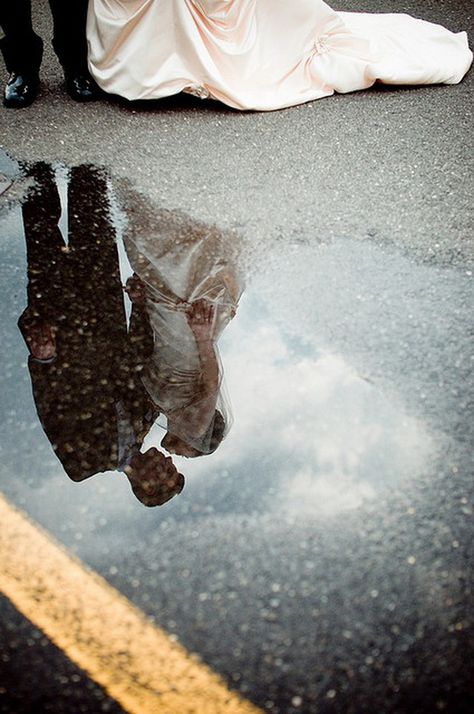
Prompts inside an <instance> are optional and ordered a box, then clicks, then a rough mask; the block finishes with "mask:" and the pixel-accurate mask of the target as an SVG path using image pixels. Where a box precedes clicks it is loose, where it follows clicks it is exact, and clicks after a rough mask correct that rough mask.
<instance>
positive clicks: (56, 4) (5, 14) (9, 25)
mask: <svg viewBox="0 0 474 714" xmlns="http://www.w3.org/2000/svg"><path fill="white" fill-rule="evenodd" d="M49 4H50V7H51V12H52V15H53V25H54V38H53V47H54V50H55V52H56V54H57V56H58V58H59V61H60V62H61V64H62V65H63V67H64V69H65V70H66V71H73V72H74V71H79V72H81V71H83V70H85V69H86V66H87V41H86V17H87V0H50V3H49ZM0 27H1V28H2V29H3V31H4V33H5V37H4V38H3V39H2V40H0V49H1V51H2V53H3V57H4V60H5V64H6V66H7V70H8V71H9V72H18V73H21V74H32V73H36V72H37V71H38V70H39V67H40V64H41V58H42V53H43V43H42V41H41V39H40V38H39V37H38V35H37V34H36V33H35V32H34V31H33V25H32V21H31V0H0Z"/></svg>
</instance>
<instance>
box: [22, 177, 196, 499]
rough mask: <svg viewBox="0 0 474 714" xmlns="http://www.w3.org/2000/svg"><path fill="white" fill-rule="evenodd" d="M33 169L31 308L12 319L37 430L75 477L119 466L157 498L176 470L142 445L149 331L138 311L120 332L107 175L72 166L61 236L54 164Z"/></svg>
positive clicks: (149, 414)
mask: <svg viewBox="0 0 474 714" xmlns="http://www.w3.org/2000/svg"><path fill="white" fill-rule="evenodd" d="M30 176H31V177H32V178H33V179H34V181H35V186H34V187H33V189H32V191H31V193H30V195H29V196H28V198H27V200H26V201H25V203H24V205H23V221H24V229H25V237H26V244H27V257H28V278H29V281H28V306H27V308H26V310H25V311H24V312H23V314H22V316H21V317H20V320H19V327H20V330H21V332H22V334H23V337H24V339H25V342H26V344H27V346H28V349H29V352H30V359H29V370H30V375H31V380H32V386H33V394H34V399H35V403H36V407H37V410H38V415H39V418H40V420H41V423H42V426H43V428H44V431H45V432H46V434H47V436H48V438H49V440H50V441H51V444H52V445H53V448H54V450H55V452H56V455H57V456H58V458H59V459H60V461H61V463H62V465H63V467H64V469H65V471H66V472H67V474H68V476H69V477H70V478H71V479H73V480H74V481H82V480H83V479H85V478H88V477H89V476H92V475H93V474H95V473H98V472H100V471H107V470H114V469H118V470H121V471H124V472H125V473H126V474H127V477H128V478H129V480H130V482H131V485H132V488H133V490H134V493H135V495H136V496H137V497H138V498H140V500H142V501H143V502H144V503H146V504H147V505H156V504H157V503H164V502H165V501H166V500H168V498H170V497H171V495H174V493H176V492H178V491H179V490H180V488H182V485H183V477H182V476H181V475H180V474H178V473H177V471H176V469H175V467H174V465H173V463H172V461H171V459H165V457H164V455H163V454H162V453H161V452H159V451H157V450H156V449H149V450H148V451H147V452H146V453H145V454H143V453H141V452H140V446H141V444H142V442H143V439H144V437H145V435H146V433H147V432H148V431H149V429H150V427H151V425H152V423H153V421H154V418H155V417H156V416H157V413H156V409H155V408H154V406H153V405H152V404H151V403H150V401H149V398H148V396H147V394H146V392H145V390H144V388H143V386H142V384H141V379H140V369H141V360H143V358H144V355H145V353H146V352H147V350H148V347H147V345H148V341H149V339H150V335H149V334H148V332H147V324H146V322H142V318H141V315H140V313H138V312H135V311H134V312H132V317H131V320H130V329H129V331H127V323H126V317H125V311H124V305H123V293H122V287H121V281H120V271H119V263H118V254H117V246H116V244H115V241H114V229H113V227H112V225H111V223H110V220H109V217H108V203H107V185H106V180H105V177H104V176H103V174H102V173H101V172H100V171H99V170H97V169H94V168H92V167H90V166H79V167H77V168H73V169H71V172H70V181H69V185H68V216H67V219H68V235H69V241H68V243H66V242H65V241H64V239H63V236H62V234H61V231H60V229H59V227H58V222H59V219H60V215H61V206H60V200H59V195H58V190H57V187H56V184H55V179H54V173H53V170H52V169H51V167H50V166H48V165H46V164H43V163H40V164H36V165H35V166H34V167H33V168H32V169H31V171H30Z"/></svg>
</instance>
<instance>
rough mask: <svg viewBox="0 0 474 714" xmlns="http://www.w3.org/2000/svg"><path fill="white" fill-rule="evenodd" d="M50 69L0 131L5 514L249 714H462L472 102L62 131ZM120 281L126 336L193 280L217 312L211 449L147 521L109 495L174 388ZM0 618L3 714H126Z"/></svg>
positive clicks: (391, 97)
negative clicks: (214, 678)
mask: <svg viewBox="0 0 474 714" xmlns="http://www.w3.org/2000/svg"><path fill="white" fill-rule="evenodd" d="M40 5H41V7H40V10H41V9H42V4H40ZM346 5H347V3H346ZM341 9H342V8H341ZM344 9H347V8H344ZM361 9H362V8H361ZM364 9H368V10H380V11H382V10H389V9H392V10H400V11H401V10H406V11H410V12H412V13H413V14H416V15H418V16H423V17H425V18H426V19H431V20H435V21H436V20H438V21H442V22H443V24H449V22H450V23H451V26H452V27H453V29H468V30H469V26H471V27H472V11H471V10H469V8H468V5H467V4H464V3H444V4H443V5H442V6H441V5H440V6H439V7H436V8H435V7H433V6H432V5H430V4H429V3H427V4H426V5H424V4H422V3H418V4H416V3H404V4H403V6H402V3H397V7H394V6H393V3H392V5H391V7H390V8H387V7H381V3H377V2H375V0H372V2H371V3H369V2H367V3H365V4H364ZM38 20H39V23H40V25H41V23H43V24H44V25H45V24H46V22H47V16H46V14H45V15H43V14H42V12H40V13H39V16H38ZM448 20H449V22H448ZM48 62H49V64H48ZM45 67H46V69H45V76H46V77H47V78H48V79H47V80H46V79H45V87H44V90H43V91H44V96H43V97H40V98H39V99H38V102H37V103H36V104H35V105H34V107H32V108H31V110H28V111H26V110H25V111H22V113H21V116H18V114H17V113H15V117H14V118H13V117H12V113H11V112H6V111H2V112H1V116H0V119H1V121H2V122H3V124H2V129H3V126H5V130H4V132H3V135H2V142H3V146H4V150H3V151H1V152H0V175H1V178H0V232H1V236H2V240H1V243H0V254H1V258H0V265H1V268H0V269H1V271H2V280H1V291H2V303H3V312H2V314H3V319H2V327H1V330H2V340H1V344H2V366H3V367H2V370H1V373H0V380H1V394H2V421H1V432H0V438H1V463H0V490H1V491H2V492H3V493H4V494H5V495H6V496H7V497H8V498H9V499H10V500H11V501H12V502H13V503H14V504H16V505H17V506H19V507H21V508H23V509H24V510H25V511H27V512H28V513H29V514H30V515H31V517H32V518H34V519H35V520H36V521H37V522H39V523H40V524H41V525H42V526H44V527H45V528H46V529H47V530H48V531H49V532H50V533H51V534H52V535H53V536H55V537H56V538H57V539H58V540H60V541H61V542H62V543H63V544H64V545H65V546H66V547H67V548H68V549H70V550H71V551H72V552H73V553H74V554H76V555H78V556H79V557H80V558H81V559H82V560H83V561H84V562H85V563H86V564H87V565H89V566H90V567H92V568H93V569H94V570H96V571H97V572H99V573H100V574H101V575H103V576H104V577H105V578H106V579H107V580H108V581H109V582H110V583H111V584H112V585H114V586H115V587H116V588H117V589H118V590H119V591H120V592H122V593H123V594H124V595H125V596H126V597H127V598H129V599H130V600H131V601H132V602H133V603H135V604H136V605H137V606H138V607H139V608H140V609H141V610H142V611H143V612H145V613H146V614H147V615H149V616H150V617H151V618H152V619H153V620H154V621H155V622H156V623H157V624H159V625H160V627H162V628H163V629H164V630H166V631H167V632H168V633H170V634H171V635H172V636H173V637H175V638H176V639H177V640H179V642H181V643H182V644H183V645H184V646H185V647H186V648H187V649H188V650H189V651H191V652H195V653H198V654H199V656H200V657H201V658H202V659H203V660H204V661H205V662H206V663H207V664H209V665H210V666H211V668H212V669H214V670H215V671H216V672H218V673H219V674H221V675H222V676H223V677H224V679H225V680H226V682H227V683H228V684H229V686H230V687H231V688H233V689H236V690H238V691H240V692H241V693H242V694H243V695H244V696H245V697H247V698H248V699H250V700H251V701H253V702H254V703H256V704H257V705H259V706H260V707H261V708H262V709H263V710H265V711H268V712H273V714H295V713H296V712H304V713H307V714H309V713H311V714H312V713H313V712H337V713H338V714H339V713H341V714H342V713H345V712H354V713H358V712H375V711H377V712H407V713H411V712H435V711H445V712H446V711H447V712H453V713H454V712H456V713H460V714H462V713H463V712H469V711H472V706H473V703H474V702H473V700H474V689H473V685H472V681H473V677H472V675H473V672H472V659H473V637H472V616H473V612H472V562H473V555H474V554H473V528H472V501H473V487H472V475H473V450H472V444H473V425H474V418H473V417H474V414H473V381H474V378H473V354H472V343H473V341H472V338H473V323H472V308H473V305H474V299H473V298H474V295H473V292H474V290H473V281H472V270H473V266H472V257H473V253H472V210H471V207H470V199H469V194H470V191H471V188H472V181H471V182H470V181H469V176H471V178H472V173H471V174H469V171H470V166H469V161H468V160H467V159H468V157H467V147H468V146H469V142H470V141H471V142H472V124H470V121H471V120H470V118H469V116H470V112H471V111H472V108H470V107H469V97H470V94H472V86H473V77H472V73H471V75H469V76H468V77H467V78H466V80H465V82H464V83H463V84H462V85H461V86H459V87H451V88H449V87H443V88H422V89H418V90H411V91H409V90H393V91H392V90H390V91H388V90H378V91H374V92H371V93H368V92H364V93H360V94H359V95H357V96H356V95H351V96H348V97H337V98H331V99H329V100H325V101H322V102H316V103H314V104H312V105H310V106H307V107H300V108H296V109H293V110H289V111H285V112H277V113H274V114H271V115H261V114H259V115H249V114H242V115H239V114H236V113H233V112H228V111H226V110H223V109H221V108H219V107H216V106H215V105H210V107H209V108H208V109H205V108H202V105H199V104H197V103H195V102H193V101H192V100H187V99H186V100H181V99H176V100H174V103H173V102H172V103H168V104H166V103H165V104H164V105H162V108H160V109H159V110H158V109H157V108H149V107H148V108H143V107H134V106H126V105H120V104H114V103H101V104H100V105H95V106H94V107H92V108H91V107H87V108H84V107H76V106H71V104H70V103H68V102H67V100H66V99H65V98H64V97H63V96H61V95H59V94H58V87H57V86H56V83H55V82H56V80H55V76H56V75H55V72H56V74H57V71H58V70H57V68H55V67H54V65H53V64H52V60H51V58H49V59H48V58H47V62H46V65H45ZM46 72H48V74H46ZM13 119H15V121H13ZM37 125H41V126H42V127H43V136H42V137H41V139H38V137H37V136H35V135H34V134H33V132H32V128H33V126H37ZM20 134H21V138H20ZM335 137H336V138H335ZM98 146H100V151H98V149H97V147H98ZM224 148H225V150H226V160H225V161H224V160H223V153H222V152H223V150H224ZM176 245H179V246H181V248H182V250H179V251H176V250H171V248H170V246H176ZM156 246H161V248H159V249H158V248H156ZM210 246H211V248H210ZM216 246H218V249H217V248H216ZM157 251H158V252H157ZM160 251H161V252H160ZM170 256H171V257H170ZM189 256H193V257H192V258H190V257H189ZM166 261H168V262H166ZM164 264H166V266H167V267H166V271H164V272H163V270H162V269H160V266H163V265H164ZM150 266H151V267H150ZM190 266H191V267H190ZM160 271H161V272H160ZM206 271H207V272H206ZM134 272H135V275H138V277H139V278H140V280H141V281H142V283H144V284H146V286H147V287H146V288H145V294H146V300H145V302H146V304H148V306H149V305H150V304H153V305H155V307H156V305H158V303H159V301H157V300H156V299H155V298H156V295H155V293H154V292H153V291H154V290H155V291H156V290H158V291H159V292H160V295H161V296H163V295H165V297H167V299H168V301H169V300H170V299H171V298H172V296H173V295H174V293H173V290H172V289H171V287H173V289H174V288H175V287H176V285H177V284H178V283H179V281H180V280H181V281H182V279H183V275H186V276H187V279H188V281H189V280H191V278H190V277H189V276H193V277H192V280H191V283H192V287H193V288H196V289H197V287H196V286H198V285H199V290H201V289H202V286H203V285H204V286H205V290H208V291H211V293H212V290H214V289H215V288H216V286H217V288H219V290H220V292H219V291H218V290H217V289H216V291H215V292H214V293H212V299H213V301H214V304H215V305H216V306H224V307H225V309H226V310H228V311H227V312H226V311H225V310H223V312H222V323H219V324H221V326H222V331H221V332H222V334H221V335H220V338H219V342H218V346H219V353H220V359H219V365H220V366H221V369H222V372H223V374H224V380H225V391H224V389H223V388H222V390H221V392H222V395H223V396H220V397H219V398H220V399H221V400H222V402H219V403H217V402H212V409H211V410H210V411H209V409H207V411H206V410H204V411H205V413H206V415H207V416H206V418H208V422H206V429H205V430H204V432H203V429H202V428H201V429H197V430H196V429H194V431H192V430H191V432H192V434H191V436H192V439H191V441H192V444H193V445H194V448H196V444H198V445H199V447H200V448H203V449H204V450H210V446H209V443H210V442H209V438H207V440H206V439H201V437H202V435H203V433H205V434H206V435H207V437H209V435H210V434H211V435H212V434H213V433H214V428H215V427H214V424H215V419H214V417H213V419H214V420H211V421H209V419H210V417H209V413H211V412H212V415H214V414H215V409H216V410H217V409H218V410H219V411H220V413H221V414H223V415H224V421H225V431H226V432H228V433H226V434H225V438H223V440H222V442H221V443H218V444H217V447H216V448H215V451H214V452H213V453H211V454H205V455H203V456H199V457H196V458H192V459H191V458H189V459H188V458H184V457H180V456H176V455H173V456H172V459H173V462H174V464H175V466H176V468H177V469H178V471H179V472H180V473H181V474H183V476H184V479H185V486H184V489H183V490H182V492H181V493H179V494H178V493H177V491H178V490H179V489H180V488H181V486H182V483H181V482H178V480H177V479H176V475H175V473H174V471H173V470H172V468H171V466H170V465H169V462H167V464H168V465H167V466H163V464H162V462H160V467H163V469H164V471H163V476H162V477H160V478H159V479H158V482H156V480H155V481H153V484H152V486H153V489H155V490H154V491H153V497H156V498H157V499H158V500H159V499H160V498H161V499H163V500H165V499H166V498H168V497H171V496H173V494H174V493H176V495H174V496H173V497H172V498H171V500H169V501H168V502H167V503H165V504H164V505H163V506H161V507H156V508H146V507H144V506H143V505H142V503H140V501H145V502H146V501H147V498H149V497H150V493H145V494H144V491H146V489H147V488H148V486H149V483H148V481H149V475H147V474H148V472H146V473H145V472H144V471H143V470H140V469H137V470H136V473H135V480H133V478H132V479H131V481H132V482H133V483H129V480H130V479H129V478H128V476H130V473H129V474H128V476H127V474H126V473H124V472H123V471H124V470H126V469H127V467H129V466H130V463H132V459H133V457H134V454H136V451H137V448H138V447H141V448H142V451H146V450H149V449H152V450H153V449H155V448H157V449H158V450H159V451H160V452H163V453H165V452H164V451H163V448H162V447H161V446H160V443H161V441H162V439H163V436H164V434H165V430H164V428H163V427H164V426H166V423H165V422H164V421H163V415H161V416H160V417H158V415H157V412H158V411H161V412H163V404H158V402H159V396H157V394H156V390H155V392H153V389H152V388H151V387H150V385H155V387H156V385H157V384H158V385H159V386H160V390H161V392H163V390H165V387H166V388H168V387H169V382H167V383H166V384H165V383H164V382H163V380H165V382H166V379H165V377H166V378H168V379H169V378H170V373H169V371H168V372H166V374H165V375H164V373H163V372H160V364H159V363H156V360H155V361H154V356H155V355H156V354H157V353H158V354H159V347H160V345H161V344H162V343H161V342H160V340H162V337H160V329H159V328H160V325H161V329H164V328H165V327H166V324H165V322H166V321H164V322H162V323H160V321H159V320H160V319H161V318H160V315H161V313H160V312H159V310H158V308H157V309H156V310H155V312H153V310H152V309H143V304H141V303H140V300H141V298H140V296H139V297H138V299H137V298H136V296H135V301H133V299H132V300H131V299H130V298H131V297H133V295H132V296H131V294H130V290H129V291H128V293H127V291H125V290H124V288H123V286H126V285H127V280H129V278H130V277H131V276H132V274H133V273H134ZM196 276H199V280H198V279H197V277H196ZM206 276H207V277H208V278H209V280H208V281H207V282H206V279H205V278H206ZM180 284H181V283H180ZM129 285H130V283H129ZM188 287H189V283H188ZM147 290H148V292H146V291H147ZM150 291H151V292H150ZM176 292H178V290H177V288H176ZM240 293H241V294H240ZM195 294H196V295H197V294H198V293H197V292H196V293H195ZM202 294H204V293H203V292H202V290H201V292H200V293H199V295H202ZM207 294H210V293H207ZM170 296H171V297H170ZM184 302H185V301H184ZM189 302H191V301H189ZM183 304H184V303H183ZM183 304H181V303H180V306H179V309H178V310H177V313H179V316H180V319H181V323H179V324H180V325H181V327H179V326H178V328H176V327H175V328H174V329H175V330H177V332H176V331H175V332H174V333H173V334H174V335H175V337H176V335H178V341H179V340H181V342H180V343H179V344H188V343H186V340H187V339H189V333H186V335H185V334H184V328H185V327H186V326H187V327H189V320H188V319H187V317H186V315H187V313H186V306H184V307H183ZM234 304H235V305H234ZM168 305H169V303H168ZM229 305H231V307H233V306H235V309H236V314H235V317H233V319H230V318H231V315H230V313H229V310H230V308H229ZM175 307H176V305H175ZM216 312H217V313H218V318H219V319H221V317H220V316H221V313H220V312H218V307H216ZM21 316H23V317H22V318H21ZM214 319H216V318H214ZM19 321H20V322H19ZM173 324H174V323H173ZM183 326H184V327H183ZM180 330H181V331H180ZM32 344H33V351H34V350H35V349H38V350H39V351H40V352H41V350H44V351H43V352H42V354H41V356H42V357H43V359H42V361H41V360H40V361H38V360H34V359H32V358H31V356H30V357H29V352H28V349H27V345H29V346H30V350H31V349H32ZM178 352H179V350H178V348H177V347H176V353H175V354H176V355H177V354H178ZM157 364H158V366H157ZM188 366H189V365H188ZM191 366H192V365H191ZM185 367H186V365H185ZM183 369H184V368H183V366H182V365H181V372H180V373H179V374H180V375H181V376H182V373H183ZM189 371H192V370H191V367H189ZM175 377H176V375H175V374H173V375H172V378H173V379H174V380H175V381H176V379H175ZM160 380H161V381H160ZM164 384H165V386H163V385H164ZM173 384H174V382H173ZM146 385H148V390H147V389H146V388H145V387H146ZM160 390H158V391H160ZM161 392H160V393H161ZM191 401H192V403H193V405H195V404H196V400H195V399H194V398H193V400H191ZM197 403H199V404H200V405H202V403H203V402H200V401H199V399H198V400H197ZM206 405H207V402H206ZM214 407H215V409H214ZM171 411H173V410H171ZM201 413H202V411H199V414H201ZM187 415H188V417H189V413H187ZM195 415H196V410H194V411H192V415H191V416H192V418H194V417H195ZM172 418H173V417H168V427H169V423H170V419H172ZM154 422H155V423H154ZM173 423H178V421H177V420H175V422H173ZM191 432H190V430H189V429H188V430H184V431H183V429H181V430H180V431H179V434H180V435H181V437H183V435H184V436H185V437H186V438H188V437H189V435H190V433H191ZM196 433H198V435H199V440H198V441H197V440H196ZM183 438H184V437H183ZM217 441H218V442H219V439H217ZM214 446H215V443H214ZM79 454H80V457H78V455H79ZM117 466H119V467H120V468H121V471H117ZM97 471H99V472H104V473H97V474H96V472H97ZM145 471H146V470H145ZM144 473H145V475H144ZM94 474H96V475H94ZM137 474H138V475H137ZM137 479H138V481H140V484H139V486H138V487H137ZM76 481H77V483H76ZM144 481H146V484H145V485H144V484H143V482H144ZM131 486H134V489H133V490H132V488H131ZM156 489H158V491H156ZM134 491H135V494H134ZM137 494H138V495H137ZM137 499H138V500H137ZM0 611H1V614H2V619H3V621H4V623H6V624H5V625H4V626H3V634H2V638H1V640H2V644H1V645H0V652H1V656H2V661H3V665H2V671H3V672H4V676H5V681H6V684H5V686H4V685H1V684H0V687H2V689H0V710H1V711H2V712H13V711H29V710H32V709H35V711H43V710H44V711H64V712H73V711H74V712H75V711H85V712H96V711H100V710H101V709H104V710H109V711H119V710H120V708H119V707H118V706H117V705H116V704H115V703H114V702H112V701H110V700H108V699H107V697H105V695H103V693H102V692H101V690H100V688H98V687H96V686H95V685H93V684H92V683H91V682H90V680H88V679H87V678H86V677H85V675H83V674H82V673H81V672H80V671H79V670H77V671H76V670H75V669H74V667H73V666H72V665H71V664H70V663H69V662H67V661H66V660H65V658H63V657H62V655H61V653H59V652H57V651H55V650H54V648H53V647H52V645H51V644H50V643H48V642H45V641H44V638H43V637H42V636H41V634H40V633H38V631H36V632H31V631H30V630H31V629H32V628H31V626H30V625H28V623H27V622H25V621H23V620H22V618H21V617H20V616H19V615H18V613H16V612H14V611H13V610H12V609H11V605H10V604H9V603H8V602H7V601H3V600H2V601H0ZM124 646H126V643H124ZM23 650H24V651H25V652H27V655H28V656H27V659H25V660H23V656H24V655H21V657H20V658H19V652H21V651H23ZM22 662H26V663H27V664H26V665H25V669H28V681H31V682H33V683H37V685H38V687H39V689H40V690H41V691H43V688H44V685H43V684H42V680H44V679H48V681H49V685H48V687H47V688H46V689H45V691H44V694H43V695H42V697H43V698H42V699H41V697H40V696H39V695H38V693H37V690H36V688H35V687H34V686H33V687H30V688H28V684H27V683H26V682H25V679H24V678H23V677H22V672H21V663H22ZM45 672H46V673H48V672H49V675H48V674H46V675H45V674H44V673H45ZM54 672H56V673H57V672H61V673H62V674H61V676H62V677H63V679H61V676H56V675H53V673H54ZM25 676H26V675H25ZM33 692H34V694H33ZM99 707H100V708H99Z"/></svg>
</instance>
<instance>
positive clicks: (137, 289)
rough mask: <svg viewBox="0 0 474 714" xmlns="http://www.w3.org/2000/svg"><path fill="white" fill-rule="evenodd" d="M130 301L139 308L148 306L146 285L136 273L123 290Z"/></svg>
mask: <svg viewBox="0 0 474 714" xmlns="http://www.w3.org/2000/svg"><path fill="white" fill-rule="evenodd" d="M123 289H124V290H125V292H126V293H127V295H128V297H129V298H130V300H131V301H132V302H133V304H134V305H136V306H137V307H144V306H145V304H146V285H145V283H144V282H143V280H142V279H141V278H139V277H138V275H137V274H136V273H134V274H133V275H132V276H131V277H130V278H128V280H127V282H126V283H125V286H124V288H123Z"/></svg>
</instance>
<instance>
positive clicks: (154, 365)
mask: <svg viewBox="0 0 474 714" xmlns="http://www.w3.org/2000/svg"><path fill="white" fill-rule="evenodd" d="M127 213H128V220H129V222H128V226H127V228H126V230H125V234H124V243H125V249H126V252H127V256H128V259H129V261H130V264H131V266H132V268H133V270H134V272H135V274H136V275H137V276H138V277H139V278H140V280H141V281H142V283H144V284H145V289H146V313H147V315H148V319H149V323H150V326H151V328H152V332H153V351H152V354H151V355H150V357H149V359H148V360H147V362H146V364H145V365H144V369H143V372H142V373H141V377H142V381H143V384H144V386H145V389H146V390H147V392H148V393H149V395H150V397H151V399H152V401H153V402H154V404H155V405H156V406H157V407H158V409H159V410H160V412H161V414H162V415H163V416H164V417H165V421H164V422H163V421H162V420H158V424H159V425H160V426H163V427H164V428H165V429H167V430H168V431H169V432H170V433H172V434H173V435H174V436H178V437H179V438H180V439H181V440H182V441H184V442H185V443H186V444H187V445H189V446H191V447H193V448H194V449H197V450H198V451H199V452H200V453H209V452H210V451H212V450H213V447H212V441H213V423H214V419H215V413H216V411H217V412H219V420H220V422H221V425H220V435H219V440H222V439H223V438H224V436H225V435H226V434H227V433H228V431H229V428H230V426H231V422H232V414H231V409H230V402H229V399H228V398H227V396H226V394H225V389H224V384H223V372H222V366H221V365H220V363H219V360H218V352H217V342H218V340H219V337H220V336H221V334H222V332H223V330H224V328H225V327H226V326H227V325H228V323H229V322H230V320H231V319H232V318H233V317H234V315H235V313H236V311H237V306H238V302H239V298H240V295H241V292H242V285H243V280H242V277H241V275H240V272H239V270H238V267H237V255H238V248H237V240H236V236H234V235H225V234H223V233H221V232H220V231H218V230H217V228H215V227H213V226H208V225H205V224H203V223H199V222H197V221H192V220H191V219H189V218H188V217H187V216H185V215H184V214H181V213H179V212H172V211H166V210H162V211H156V212H155V211H151V210H150V208H149V206H147V205H146V203H145V202H144V201H141V198H140V196H138V195H137V194H135V195H134V198H133V210H129V211H128V212H127ZM198 300H205V301H206V302H208V303H210V304H212V305H213V306H214V310H215V316H214V321H213V329H212V342H213V344H214V350H215V354H216V359H217V360H218V364H219V372H220V377H219V384H218V386H217V387H216V390H215V391H213V392H205V393H204V394H203V391H202V388H201V360H200V355H199V350H198V348H197V345H196V340H195V337H194V334H193V332H192V330H191V328H190V326H189V324H188V320H187V317H186V311H187V309H188V308H189V306H190V305H191V304H192V303H193V302H196V301H198ZM197 406H199V407H201V408H202V407H203V411H204V412H205V413H209V415H210V417H209V422H208V423H206V424H201V425H200V429H199V432H196V430H195V427H194V426H193V425H192V420H190V419H189V414H190V411H193V410H195V409H196V407H197ZM206 407H209V408H208V409H206Z"/></svg>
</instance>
